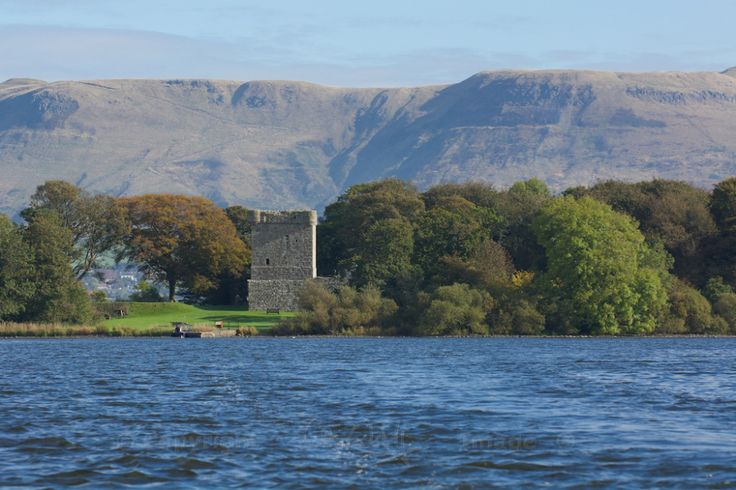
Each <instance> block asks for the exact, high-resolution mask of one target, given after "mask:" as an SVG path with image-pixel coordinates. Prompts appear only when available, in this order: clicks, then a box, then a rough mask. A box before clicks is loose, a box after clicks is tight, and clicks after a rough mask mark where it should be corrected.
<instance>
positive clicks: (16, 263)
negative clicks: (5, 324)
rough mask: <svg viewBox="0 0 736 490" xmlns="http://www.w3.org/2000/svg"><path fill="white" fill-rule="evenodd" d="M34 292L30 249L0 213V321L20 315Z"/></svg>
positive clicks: (18, 231) (16, 228) (8, 220)
mask: <svg viewBox="0 0 736 490" xmlns="http://www.w3.org/2000/svg"><path fill="white" fill-rule="evenodd" d="M35 291H36V285H35V283H34V282H33V253H32V250H31V249H30V247H28V245H27V244H26V243H25V242H24V241H23V236H22V235H21V232H20V230H19V229H18V227H17V226H15V225H14V224H13V223H12V222H11V221H10V219H8V218H7V217H6V216H5V215H1V214H0V321H2V320H6V319H9V318H16V317H17V316H18V315H20V314H21V313H23V311H24V310H25V309H26V304H27V302H28V300H29V299H30V298H31V297H32V296H33V294H34V293H35Z"/></svg>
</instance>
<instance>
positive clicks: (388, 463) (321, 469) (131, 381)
mask: <svg viewBox="0 0 736 490" xmlns="http://www.w3.org/2000/svg"><path fill="white" fill-rule="evenodd" d="M735 353H736V339H713V338H686V339H669V338H661V339H656V338H655V339H538V338H534V339H523V338H521V339H517V338H508V339H448V338H443V339H403V338H387V339H361V338H344V339H342V338H297V339H288V338H279V339H273V338H253V339H211V340H210V339H207V340H182V339H168V338H166V339H64V340H2V341H0V366H2V376H1V377H0V487H10V488H12V487H29V486H38V487H65V486H71V485H83V486H85V485H86V486H87V487H89V488H99V487H102V486H104V487H125V486H138V485H147V486H149V487H150V488H157V487H162V488H163V487H166V488H168V487H176V488H212V487H218V488H222V487H278V488H323V487H333V488H345V487H353V488H358V487H360V488H388V487H392V488H416V487H435V488H445V487H462V488H486V487H489V486H493V485H497V486H509V487H526V488H535V487H539V488H561V487H562V488H566V487H578V488H591V487H615V488H622V487H624V488H625V487H630V488H637V487H648V488H650V487H654V486H661V487H667V488H695V487H719V486H732V487H733V486H736V355H735Z"/></svg>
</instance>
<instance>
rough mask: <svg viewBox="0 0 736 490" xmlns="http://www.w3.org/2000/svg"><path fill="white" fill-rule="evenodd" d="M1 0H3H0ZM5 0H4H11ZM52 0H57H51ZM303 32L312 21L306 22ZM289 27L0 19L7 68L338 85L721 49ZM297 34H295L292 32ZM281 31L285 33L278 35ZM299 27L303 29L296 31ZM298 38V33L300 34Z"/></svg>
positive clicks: (36, 74) (630, 66) (657, 60)
mask: <svg viewBox="0 0 736 490" xmlns="http://www.w3.org/2000/svg"><path fill="white" fill-rule="evenodd" d="M1 1H4V0H0V2H1ZM5 1H7V0H5ZM44 1H48V2H53V1H54V0H44ZM301 28H302V29H304V31H303V32H301V33H299V36H301V38H303V39H306V38H309V36H310V32H311V31H310V29H311V28H312V27H311V26H307V25H302V26H301ZM289 35H290V34H286V33H284V32H283V31H282V32H279V33H276V34H274V37H272V38H268V39H264V38H262V37H260V36H248V35H243V36H241V37H239V38H238V39H231V40H224V39H218V38H195V37H189V36H178V35H173V34H165V33H160V32H151V31H140V30H126V29H94V28H78V27H58V26H27V25H25V26H23V25H14V26H0V53H3V55H2V62H1V63H0V78H3V79H5V78H12V77H32V78H41V79H44V80H68V79H100V78H219V79H233V80H253V79H298V80H307V81H312V82H316V83H323V84H328V85H338V86H363V87H365V86H412V85H427V84H440V83H451V82H456V81H459V80H461V79H464V78H466V77H468V76H470V75H472V74H473V73H476V72H478V71H483V70H492V69H505V68H525V69H537V68H578V69H604V70H619V71H650V70H674V69H681V70H713V71H716V70H718V71H720V70H722V69H724V68H726V67H725V66H720V65H718V64H717V63H716V62H714V61H712V60H713V59H717V58H718V57H719V56H720V57H723V53H722V52H719V51H717V52H710V53H704V52H692V53H687V54H686V56H682V57H677V56H673V55H665V54H659V53H656V52H652V53H646V52H645V53H641V52H640V53H631V54H627V53H615V52H603V53H601V52H596V51H592V50H591V51H585V50H580V51H574V50H549V51H543V52H540V53H538V54H529V53H527V52H522V51H513V50H507V51H504V50H493V49H466V48H433V49H430V48H426V49H407V50H405V51H400V52H398V53H397V54H390V55H377V54H375V53H372V52H369V51H367V52H365V53H363V54H355V53H352V52H349V51H346V52H342V53H335V52H331V53H325V54H324V55H323V56H321V55H317V56H315V55H310V54H308V52H309V51H310V50H306V49H305V50H302V49H299V46H298V45H299V44H300V41H299V40H298V39H297V40H296V41H295V40H294V38H293V37H289ZM294 35H295V34H291V36H294ZM279 36H283V37H284V39H283V40H282V41H283V42H282V41H279V40H278V38H279ZM297 37H298V36H297ZM301 38H300V39H301Z"/></svg>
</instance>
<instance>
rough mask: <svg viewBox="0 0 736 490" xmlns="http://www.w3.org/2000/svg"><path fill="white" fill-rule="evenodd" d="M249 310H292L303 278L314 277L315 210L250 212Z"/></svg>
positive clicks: (315, 246) (315, 248)
mask: <svg viewBox="0 0 736 490" xmlns="http://www.w3.org/2000/svg"><path fill="white" fill-rule="evenodd" d="M249 219H250V221H251V226H252V228H251V246H252V249H253V256H252V262H251V279H250V281H248V305H249V307H250V309H252V310H265V309H268V308H278V309H280V310H287V311H289V310H295V309H296V308H297V294H298V292H299V290H300V289H301V287H302V285H303V284H304V281H306V280H308V279H312V278H314V277H316V276H317V243H316V242H317V213H316V212H315V211H260V210H253V211H251V212H250V215H249Z"/></svg>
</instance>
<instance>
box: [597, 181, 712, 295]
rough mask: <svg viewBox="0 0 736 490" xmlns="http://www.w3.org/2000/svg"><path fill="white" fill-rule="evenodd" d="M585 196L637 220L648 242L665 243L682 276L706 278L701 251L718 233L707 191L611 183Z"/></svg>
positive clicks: (657, 184)
mask: <svg viewBox="0 0 736 490" xmlns="http://www.w3.org/2000/svg"><path fill="white" fill-rule="evenodd" d="M582 193H584V194H586V195H589V196H591V197H593V198H595V199H598V200H600V201H601V202H604V203H606V204H609V205H610V206H611V207H612V208H613V209H614V210H616V211H619V212H622V213H626V214H628V215H629V216H631V217H633V218H634V219H636V220H637V221H638V222H639V223H640V227H641V231H642V233H643V234H644V236H645V237H646V239H647V241H649V242H650V243H653V242H661V243H662V244H663V245H664V247H665V248H666V250H667V251H668V252H669V253H670V254H671V255H672V256H673V257H674V259H675V271H676V273H677V274H678V275H679V276H680V277H685V278H688V279H689V280H691V281H693V282H696V281H698V280H700V279H701V277H703V270H704V267H705V263H704V261H703V260H702V259H703V256H702V254H701V253H700V248H701V246H702V243H703V241H704V240H705V239H706V238H707V237H709V236H710V235H712V234H713V233H714V232H715V231H716V226H715V223H714V221H713V218H712V217H711V213H710V211H709V209H708V203H709V196H708V193H707V192H706V191H704V190H702V189H698V188H696V187H693V186H691V185H690V184H687V183H685V182H677V181H670V180H652V181H649V182H638V183H633V184H631V183H625V182H618V181H607V182H603V183H600V184H597V185H595V186H593V187H591V188H590V189H588V190H584V191H582Z"/></svg>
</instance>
